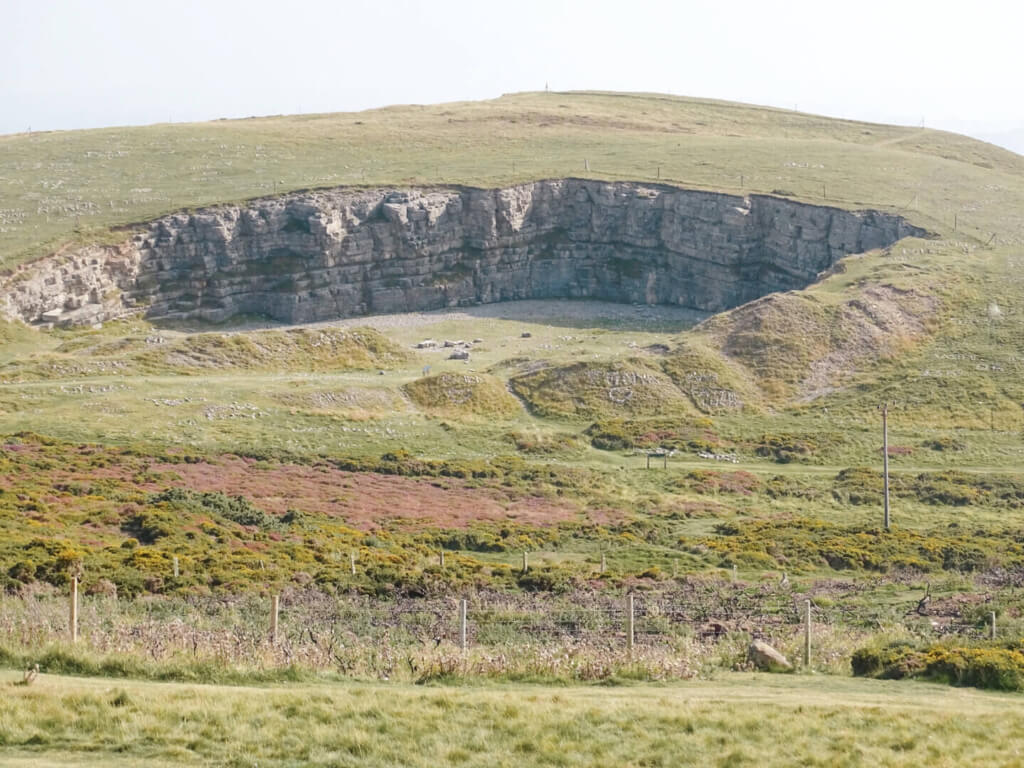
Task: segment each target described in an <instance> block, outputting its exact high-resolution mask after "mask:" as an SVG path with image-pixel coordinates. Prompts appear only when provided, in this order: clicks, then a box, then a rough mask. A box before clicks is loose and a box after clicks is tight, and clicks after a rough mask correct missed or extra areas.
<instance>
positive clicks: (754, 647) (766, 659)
mask: <svg viewBox="0 0 1024 768" xmlns="http://www.w3.org/2000/svg"><path fill="white" fill-rule="evenodd" d="M747 659H748V660H749V661H751V662H753V664H754V666H755V667H757V668H758V669H760V670H762V671H764V672H785V671H788V670H791V669H792V668H793V665H792V664H790V663H789V659H787V658H786V657H785V656H783V655H782V654H781V653H779V652H778V651H777V650H775V649H774V648H772V647H771V646H770V645H768V643H766V642H764V640H755V641H754V642H752V643H751V644H750V647H749V648H747Z"/></svg>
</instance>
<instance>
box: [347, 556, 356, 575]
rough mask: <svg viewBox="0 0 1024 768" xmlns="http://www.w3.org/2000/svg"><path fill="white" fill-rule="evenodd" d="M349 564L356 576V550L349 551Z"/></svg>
mask: <svg viewBox="0 0 1024 768" xmlns="http://www.w3.org/2000/svg"><path fill="white" fill-rule="evenodd" d="M348 565H349V569H350V570H351V571H352V575H353V576H355V575H356V553H355V552H349V553H348Z"/></svg>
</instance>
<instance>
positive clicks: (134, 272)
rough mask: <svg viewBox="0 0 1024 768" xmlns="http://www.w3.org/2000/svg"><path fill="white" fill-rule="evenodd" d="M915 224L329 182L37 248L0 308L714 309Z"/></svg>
mask: <svg viewBox="0 0 1024 768" xmlns="http://www.w3.org/2000/svg"><path fill="white" fill-rule="evenodd" d="M923 234H925V232H924V230H921V229H919V228H917V227H914V226H911V225H910V224H908V223H907V222H906V221H905V220H903V219H902V218H900V217H898V216H893V215H890V214H886V213H881V212H877V211H852V212H851V211H844V210H840V209H838V208H829V207H823V206H813V205H806V204H802V203H797V202H793V201H790V200H784V199H779V198H773V197H767V196H758V195H751V196H748V197H737V196H734V195H724V194H717V193H712V192H702V191H694V190H683V189H677V188H674V187H668V186H660V185H651V184H641V183H630V182H599V181H587V180H580V179H564V180H550V181H539V182H534V183H530V184H523V185H520V186H516V187H511V188H508V189H497V190H483V189H469V188H444V189H403V190H395V189H375V190H352V189H345V188H341V189H335V190H325V191H315V192H303V193H295V194H290V195H286V196H282V197H277V198H273V199H263V200H255V201H252V202H250V203H247V204H245V205H224V206H217V207H214V208H208V209H204V210H200V211H196V212H194V213H178V214H174V215H170V216H165V217H163V218H160V219H157V220H155V221H153V222H151V223H150V224H148V225H146V227H145V229H144V231H142V232H141V233H140V234H138V235H136V236H134V237H133V238H132V239H131V240H130V241H128V242H125V243H123V244H121V245H119V246H116V247H106V248H104V247H96V246H93V247H87V248H83V249H80V250H78V251H73V252H69V253H65V254H62V255H59V256H54V257H51V258H50V259H46V260H43V261H42V262H37V263H35V264H33V265H30V266H29V267H26V268H24V269H23V270H21V271H19V273H17V274H16V275H15V276H14V277H13V278H10V279H8V280H6V281H5V283H4V284H3V285H2V286H0V311H2V312H3V313H4V314H6V315H8V316H9V317H18V318H22V319H24V320H27V321H30V322H40V321H52V322H62V323H64V322H72V323H76V322H95V321H97V320H104V319H107V318H110V317H114V316H117V315H118V314H119V313H123V312H125V311H132V310H133V308H142V311H145V313H146V314H147V315H148V316H150V317H153V318H188V319H204V320H209V321H221V320H224V319H227V318H229V317H231V316H233V315H236V314H242V313H244V314H257V315H266V316H269V317H271V318H274V319H276V320H280V321H282V322H288V323H301V322H310V321H316V320H328V319H334V318H341V317H350V316H354V315H366V314H378V313H386V312H405V311H415V310H428V309H437V308H441V307H451V306H466V305H472V304H480V303H489V302H496V301H505V300H510V299H531V298H532V299H537V298H595V299H603V300H608V301H618V302H630V303H637V302H639V303H648V304H676V305H680V306H685V307H691V308H694V309H698V310H703V311H708V312H717V311H720V310H724V309H728V308H730V307H734V306H737V305H739V304H742V303H745V302H747V301H749V300H751V299H755V298H757V297H759V296H763V295H765V294H767V293H771V292H773V291H779V290H788V289H793V288H800V287H803V286H806V285H807V284H809V283H811V282H813V281H814V280H815V279H816V278H817V276H818V275H819V273H820V272H821V271H822V270H825V269H827V268H828V267H830V266H831V265H832V264H834V263H835V262H836V261H837V260H838V259H839V258H841V257H843V256H845V255H847V254H849V253H859V252H862V251H866V250H870V249H873V248H878V247H883V246H886V245H889V244H891V243H893V242H895V241H896V240H898V239H900V238H902V237H906V236H909V235H923Z"/></svg>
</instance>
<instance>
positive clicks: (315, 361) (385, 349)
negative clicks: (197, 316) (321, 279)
mask: <svg viewBox="0 0 1024 768" xmlns="http://www.w3.org/2000/svg"><path fill="white" fill-rule="evenodd" d="M408 358H409V355H408V353H407V352H405V351H404V350H403V349H401V348H400V347H398V346H397V345H396V344H394V343H393V342H391V341H390V340H389V339H388V338H387V337H386V336H384V335H382V334H381V333H380V332H379V331H376V330H373V329H372V328H357V329H347V328H326V329H323V330H317V329H297V330H289V331H259V332H255V333H246V334H242V333H231V334H224V333H201V334H195V335H191V336H187V337H186V338H184V339H181V340H179V341H174V342H172V343H170V344H166V345H163V344H160V345H157V346H156V347H155V348H152V349H149V350H147V351H146V352H144V353H141V354H139V355H137V356H136V363H137V364H138V365H139V367H140V368H142V369H144V370H145V371H147V372H149V371H208V370H287V371H291V370H309V371H332V370H346V369H356V370H370V369H373V368H392V367H394V366H395V365H397V364H399V363H402V362H405V361H406V360H407V359H408Z"/></svg>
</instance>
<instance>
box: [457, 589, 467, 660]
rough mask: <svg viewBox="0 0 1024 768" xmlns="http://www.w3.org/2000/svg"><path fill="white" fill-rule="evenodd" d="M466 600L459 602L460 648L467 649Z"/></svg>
mask: <svg viewBox="0 0 1024 768" xmlns="http://www.w3.org/2000/svg"><path fill="white" fill-rule="evenodd" d="M467 647H468V646H467V645H466V601H465V600H463V601H461V602H460V603H459V648H461V649H462V650H466V648H467Z"/></svg>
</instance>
